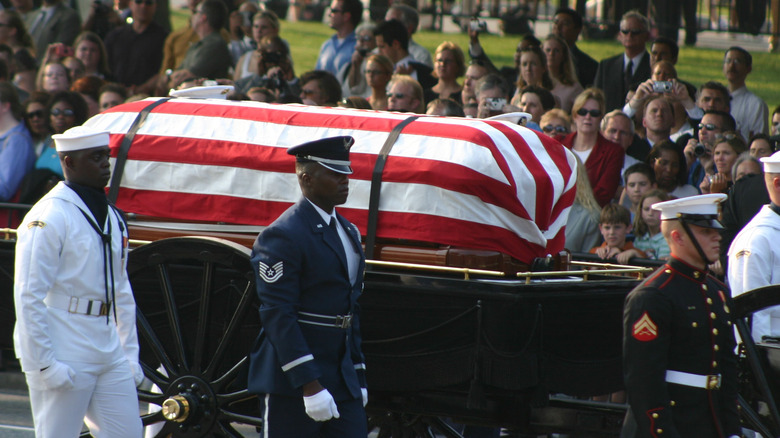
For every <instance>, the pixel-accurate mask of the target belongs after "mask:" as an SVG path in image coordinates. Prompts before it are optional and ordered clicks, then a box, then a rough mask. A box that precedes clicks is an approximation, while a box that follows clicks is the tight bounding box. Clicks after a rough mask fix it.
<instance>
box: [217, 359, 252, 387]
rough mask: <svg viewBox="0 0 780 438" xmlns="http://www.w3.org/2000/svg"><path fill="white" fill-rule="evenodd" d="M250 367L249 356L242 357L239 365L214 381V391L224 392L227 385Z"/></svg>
mask: <svg viewBox="0 0 780 438" xmlns="http://www.w3.org/2000/svg"><path fill="white" fill-rule="evenodd" d="M248 366H249V358H248V357H247V356H244V357H242V358H241V360H240V361H238V363H237V364H235V365H234V366H233V368H231V369H229V370H228V372H226V373H225V374H223V375H222V376H220V377H219V378H218V379H216V380H214V382H213V383H212V385H213V386H214V389H215V390H217V391H222V389H223V388H224V387H225V386H226V385H228V384H229V383H230V382H232V381H233V380H234V379H235V378H236V376H237V375H238V374H239V373H240V372H241V371H242V370H244V369H245V368H246V367H248Z"/></svg>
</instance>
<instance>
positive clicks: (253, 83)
mask: <svg viewBox="0 0 780 438" xmlns="http://www.w3.org/2000/svg"><path fill="white" fill-rule="evenodd" d="M252 53H256V54H257V56H258V58H257V60H258V61H257V68H256V69H255V71H256V72H257V73H253V74H251V75H250V76H247V77H244V78H241V79H239V80H238V81H236V83H235V88H236V91H237V92H239V93H246V92H247V91H249V90H250V89H251V88H253V87H265V88H268V89H269V90H272V91H273V92H274V94H275V98H274V100H275V101H276V102H286V103H290V102H294V101H295V98H296V96H297V95H298V93H299V91H300V89H299V82H298V78H296V77H295V70H294V69H293V66H292V63H291V58H290V51H289V50H288V48H287V45H286V44H285V43H284V40H282V39H281V38H279V37H278V36H269V37H263V38H262V39H261V40H260V44H259V45H258V46H257V50H255V51H253V52H252ZM339 88H340V87H339Z"/></svg>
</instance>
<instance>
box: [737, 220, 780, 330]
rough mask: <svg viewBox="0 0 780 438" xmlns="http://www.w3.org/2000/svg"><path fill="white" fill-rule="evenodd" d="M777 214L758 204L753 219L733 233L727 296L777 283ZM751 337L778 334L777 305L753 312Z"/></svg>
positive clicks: (779, 311)
mask: <svg viewBox="0 0 780 438" xmlns="http://www.w3.org/2000/svg"><path fill="white" fill-rule="evenodd" d="M778 236H780V215H778V214H777V213H775V212H774V211H772V209H771V208H769V206H768V205H765V206H763V207H761V210H759V211H758V213H756V215H755V216H754V217H753V219H752V220H751V221H750V222H748V224H747V225H745V227H744V228H742V231H740V232H739V234H737V237H735V238H734V241H733V242H732V243H731V247H730V248H729V252H728V256H729V265H728V279H729V286H730V287H731V295H732V296H735V297H736V296H738V295H740V294H743V293H745V292H748V291H750V290H753V289H756V288H759V287H762V286H768V285H771V284H779V283H780V248H778V246H777V245H776V244H775V242H776V241H777V238H778ZM752 335H753V339H754V340H755V341H756V342H759V341H761V337H762V336H780V306H778V307H772V308H769V309H765V310H761V311H759V312H756V313H754V314H753V327H752Z"/></svg>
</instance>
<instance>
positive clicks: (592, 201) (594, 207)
mask: <svg viewBox="0 0 780 438" xmlns="http://www.w3.org/2000/svg"><path fill="white" fill-rule="evenodd" d="M574 158H575V159H576V160H577V190H576V192H575V193H574V202H576V203H577V204H580V205H581V206H583V207H584V208H585V210H587V211H588V213H590V215H591V216H593V217H594V218H598V217H599V215H600V214H601V206H599V203H598V201H596V197H595V196H593V187H591V185H590V180H588V171H587V169H585V165H584V164H582V161H581V160H580V157H578V156H577V155H576V154H575V155H574Z"/></svg>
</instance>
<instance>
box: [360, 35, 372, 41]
mask: <svg viewBox="0 0 780 438" xmlns="http://www.w3.org/2000/svg"><path fill="white" fill-rule="evenodd" d="M373 39H374V37H372V36H368V35H366V36H362V37H358V41H362V42H364V43H367V42H369V41H372V40H373Z"/></svg>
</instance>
